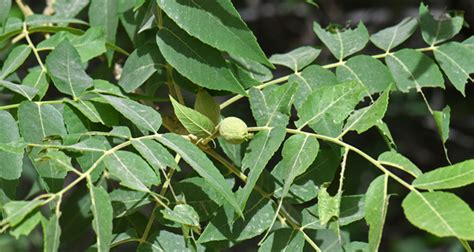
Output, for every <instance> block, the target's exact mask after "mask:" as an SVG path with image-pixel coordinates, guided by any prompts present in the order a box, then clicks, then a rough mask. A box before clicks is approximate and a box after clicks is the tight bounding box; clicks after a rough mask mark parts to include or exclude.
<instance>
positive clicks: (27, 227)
mask: <svg viewBox="0 0 474 252" xmlns="http://www.w3.org/2000/svg"><path fill="white" fill-rule="evenodd" d="M42 219H44V217H43V215H42V214H41V212H40V211H36V212H35V213H34V214H32V215H30V216H27V218H26V219H25V220H24V221H22V222H21V223H20V224H19V225H17V226H16V227H15V228H13V230H11V231H10V234H11V235H13V237H15V239H18V238H20V237H21V236H22V235H24V236H28V235H29V234H30V233H31V232H32V231H33V229H34V228H35V227H36V226H37V225H38V224H39V223H40V222H41V221H42Z"/></svg>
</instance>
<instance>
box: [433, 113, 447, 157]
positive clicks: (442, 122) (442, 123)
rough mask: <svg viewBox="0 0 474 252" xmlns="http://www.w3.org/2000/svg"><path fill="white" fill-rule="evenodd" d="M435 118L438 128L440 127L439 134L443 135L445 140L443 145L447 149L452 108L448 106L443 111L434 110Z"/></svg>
mask: <svg viewBox="0 0 474 252" xmlns="http://www.w3.org/2000/svg"><path fill="white" fill-rule="evenodd" d="M433 118H434V120H435V123H436V128H437V129H438V134H439V136H440V137H441V141H442V142H443V147H444V149H445V151H446V152H447V149H446V146H445V144H446V141H447V140H448V138H449V123H450V120H451V108H450V107H449V106H446V107H445V108H444V109H443V110H442V111H433Z"/></svg>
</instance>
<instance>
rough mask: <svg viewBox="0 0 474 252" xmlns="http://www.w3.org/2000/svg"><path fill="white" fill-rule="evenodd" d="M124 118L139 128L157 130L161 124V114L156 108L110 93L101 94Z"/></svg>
mask: <svg viewBox="0 0 474 252" xmlns="http://www.w3.org/2000/svg"><path fill="white" fill-rule="evenodd" d="M102 97H103V98H104V99H105V100H107V102H108V103H109V104H110V105H112V107H114V108H115V109H116V110H117V111H118V112H120V114H122V115H123V116H124V117H125V118H127V119H128V120H130V121H132V122H133V123H134V124H135V125H137V126H138V127H139V128H141V129H145V130H149V131H151V132H157V131H158V129H159V128H160V126H161V116H160V113H158V112H157V111H156V110H154V109H153V108H151V107H149V106H145V105H142V104H140V103H138V102H136V101H133V100H130V99H127V98H119V97H115V96H110V95H102Z"/></svg>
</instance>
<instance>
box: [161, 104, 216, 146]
mask: <svg viewBox="0 0 474 252" xmlns="http://www.w3.org/2000/svg"><path fill="white" fill-rule="evenodd" d="M170 100H171V104H172V105H173V109H174V113H175V115H176V117H177V118H178V120H179V122H181V124H182V125H183V126H184V128H186V130H187V131H188V132H189V133H191V134H193V135H195V136H197V137H200V138H205V137H209V136H211V135H212V134H213V133H214V131H215V128H216V125H215V124H214V123H213V122H212V121H211V119H209V118H208V117H206V116H205V115H203V114H201V113H199V112H197V111H196V110H194V109H191V108H188V107H186V106H184V105H182V104H180V103H179V102H178V101H176V100H175V99H174V98H173V97H172V96H170Z"/></svg>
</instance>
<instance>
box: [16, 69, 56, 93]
mask: <svg viewBox="0 0 474 252" xmlns="http://www.w3.org/2000/svg"><path fill="white" fill-rule="evenodd" d="M21 84H22V85H23V86H28V87H32V88H35V89H37V93H36V95H37V96H38V98H40V99H42V98H43V97H44V95H45V94H46V91H47V90H48V87H49V83H48V80H47V78H46V71H43V70H42V69H40V68H35V69H32V70H31V71H30V72H29V73H28V74H27V75H26V76H25V78H24V79H23V81H22V83H21Z"/></svg>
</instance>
